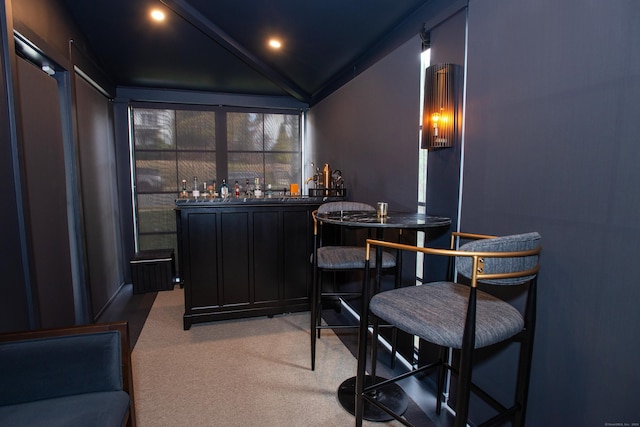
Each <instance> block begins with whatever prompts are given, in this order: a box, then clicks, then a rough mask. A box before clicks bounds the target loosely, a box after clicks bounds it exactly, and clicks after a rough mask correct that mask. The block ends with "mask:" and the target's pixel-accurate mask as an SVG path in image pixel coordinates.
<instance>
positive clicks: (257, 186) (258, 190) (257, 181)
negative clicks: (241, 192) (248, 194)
mask: <svg viewBox="0 0 640 427" xmlns="http://www.w3.org/2000/svg"><path fill="white" fill-rule="evenodd" d="M253 187H254V188H253V195H254V196H256V197H262V189H261V188H260V178H256V179H255V184H254V185H253Z"/></svg>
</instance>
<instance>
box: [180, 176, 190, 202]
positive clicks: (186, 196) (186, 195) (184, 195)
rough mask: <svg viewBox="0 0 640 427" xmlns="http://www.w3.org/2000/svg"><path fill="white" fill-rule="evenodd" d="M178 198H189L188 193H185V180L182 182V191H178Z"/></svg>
mask: <svg viewBox="0 0 640 427" xmlns="http://www.w3.org/2000/svg"><path fill="white" fill-rule="evenodd" d="M180 198H181V199H188V198H189V192H188V191H187V180H186V179H183V180H182V190H181V191H180Z"/></svg>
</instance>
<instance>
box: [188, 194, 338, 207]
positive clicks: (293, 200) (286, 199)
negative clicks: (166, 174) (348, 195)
mask: <svg viewBox="0 0 640 427" xmlns="http://www.w3.org/2000/svg"><path fill="white" fill-rule="evenodd" d="M340 200H344V197H337V196H293V197H292V196H280V195H278V196H271V197H238V198H236V197H228V198H226V199H223V198H221V197H217V198H214V199H204V198H199V199H197V200H196V199H192V198H189V199H176V208H177V209H179V208H195V207H203V208H204V207H214V206H223V205H266V204H271V205H283V204H287V205H290V204H321V203H326V202H335V201H340Z"/></svg>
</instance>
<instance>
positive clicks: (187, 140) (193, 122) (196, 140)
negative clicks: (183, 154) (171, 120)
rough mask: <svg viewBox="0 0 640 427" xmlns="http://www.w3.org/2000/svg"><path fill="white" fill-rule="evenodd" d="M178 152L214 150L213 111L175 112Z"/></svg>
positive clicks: (214, 121) (214, 123)
mask: <svg viewBox="0 0 640 427" xmlns="http://www.w3.org/2000/svg"><path fill="white" fill-rule="evenodd" d="M176 127H177V134H178V150H209V151H214V150H215V149H216V142H215V136H216V115H215V113H214V112H213V111H189V110H178V111H176Z"/></svg>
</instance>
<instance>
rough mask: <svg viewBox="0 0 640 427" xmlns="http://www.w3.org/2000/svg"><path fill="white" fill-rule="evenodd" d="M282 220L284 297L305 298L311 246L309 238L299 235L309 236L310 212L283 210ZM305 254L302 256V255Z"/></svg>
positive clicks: (308, 280)
mask: <svg viewBox="0 0 640 427" xmlns="http://www.w3.org/2000/svg"><path fill="white" fill-rule="evenodd" d="M283 220H284V237H285V243H284V255H283V260H284V298H285V299H293V298H306V297H308V295H309V292H310V290H309V283H310V276H309V274H308V273H309V271H310V264H311V263H310V258H309V256H310V255H311V251H312V246H310V245H309V243H310V240H309V239H302V238H300V237H299V236H311V234H312V232H313V229H312V228H311V221H312V219H311V213H310V212H309V211H306V210H290V211H285V212H283ZM305 254H306V255H307V256H304V255H305Z"/></svg>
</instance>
